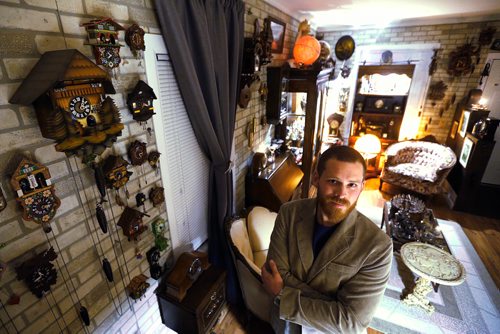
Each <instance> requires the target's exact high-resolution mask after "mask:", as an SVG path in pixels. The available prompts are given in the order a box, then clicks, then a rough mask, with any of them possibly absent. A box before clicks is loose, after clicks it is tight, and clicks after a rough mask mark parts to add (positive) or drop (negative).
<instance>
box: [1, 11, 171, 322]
mask: <svg viewBox="0 0 500 334" xmlns="http://www.w3.org/2000/svg"><path fill="white" fill-rule="evenodd" d="M82 26H84V27H85V29H86V30H87V37H88V40H87V42H86V43H85V44H87V45H91V46H92V49H93V52H94V56H95V61H96V63H97V64H96V63H94V62H92V60H90V59H89V58H87V57H86V56H85V55H84V54H82V53H81V52H80V51H78V50H74V49H67V50H56V51H49V52H46V53H44V54H43V55H42V56H41V58H40V60H39V61H38V63H37V64H36V65H35V66H34V67H33V69H32V70H31V72H30V73H29V74H28V76H26V78H25V79H24V81H23V82H22V84H21V85H20V86H19V88H18V89H17V90H16V92H15V93H14V95H13V96H12V98H11V99H10V101H9V102H10V103H13V104H22V105H33V107H34V111H35V113H36V116H37V120H38V124H39V127H40V130H41V134H42V136H43V137H45V138H48V139H52V140H54V141H55V142H56V143H55V149H56V151H59V152H64V153H66V155H67V156H68V157H72V158H73V160H74V161H73V163H69V166H70V167H69V169H70V172H71V176H72V179H73V181H74V183H75V186H76V193H77V196H78V197H79V200H80V203H82V204H83V205H82V210H83V212H84V215H85V224H86V225H87V226H88V230H89V231H90V234H91V235H93V236H92V243H93V246H94V248H95V250H96V253H97V255H98V256H99V260H100V262H101V264H102V275H103V277H104V278H105V281H106V282H107V284H108V286H109V289H108V294H109V296H110V298H111V300H112V301H113V305H114V307H115V310H116V312H117V313H118V314H120V315H121V314H123V313H124V310H123V309H122V307H123V304H124V301H123V300H120V293H119V287H118V286H117V284H118V283H119V282H120V281H121V282H122V283H123V286H124V287H126V289H127V291H128V292H129V297H130V298H132V299H134V300H135V299H140V297H141V296H142V295H143V294H144V292H145V290H146V288H147V286H149V284H147V282H146V280H147V277H146V276H144V275H139V276H136V277H134V278H132V277H131V276H130V273H129V271H128V268H127V259H126V258H125V256H124V252H123V246H122V245H121V241H120V237H118V228H119V227H121V228H122V232H123V234H124V235H125V236H126V237H127V238H128V239H129V240H131V241H132V240H134V241H137V240H138V238H139V236H140V234H141V233H143V232H144V231H146V230H147V229H148V224H145V223H144V222H143V221H142V219H143V217H145V216H148V217H149V215H148V214H147V213H146V206H145V203H146V201H147V200H148V199H149V200H150V201H151V203H152V205H153V206H155V207H156V206H159V205H161V204H162V203H163V202H164V200H165V198H164V189H163V188H162V187H159V186H153V187H151V189H150V191H149V197H148V196H146V195H145V194H144V193H142V192H139V193H138V194H137V196H136V198H135V199H136V204H137V206H138V207H139V206H142V212H141V211H138V210H135V209H134V208H132V207H130V204H129V203H128V202H129V197H130V196H129V193H128V190H127V187H126V185H127V182H128V181H129V180H130V177H131V175H132V174H133V173H132V172H131V171H129V170H128V169H127V168H128V167H129V166H134V167H136V168H140V172H138V171H136V173H137V174H136V175H138V177H137V179H138V182H139V188H142V184H141V182H144V183H145V184H147V179H146V172H145V170H144V164H146V162H148V163H147V164H146V165H148V164H149V166H150V168H152V169H153V170H154V171H155V174H156V175H158V172H159V158H160V153H159V152H158V151H151V152H149V153H148V152H147V150H146V143H143V142H140V141H134V142H133V143H132V145H131V146H130V148H129V152H128V158H129V160H130V162H129V161H127V160H125V159H123V158H122V157H121V156H115V155H112V154H111V155H109V154H104V152H105V151H106V149H107V148H111V147H112V146H113V144H114V143H115V142H116V141H117V139H118V137H119V136H121V134H122V130H123V129H124V128H125V125H124V124H123V123H122V122H121V117H120V110H119V108H118V107H117V105H116V104H115V102H114V100H113V99H112V98H111V97H110V96H108V94H115V93H116V91H115V88H114V87H113V82H112V79H111V77H110V73H111V70H113V69H116V68H117V67H118V66H119V65H120V63H121V57H120V47H121V45H120V43H119V38H118V32H119V31H120V30H124V28H123V27H122V26H121V25H120V24H118V23H116V22H115V21H114V20H112V19H110V18H103V19H96V20H92V21H90V22H88V23H84V24H82ZM125 41H126V43H127V45H128V46H129V47H130V49H131V51H132V53H133V54H134V55H135V56H136V57H137V56H142V55H141V53H140V51H143V50H145V44H144V30H143V29H142V28H140V27H139V26H138V25H137V24H133V25H131V26H130V27H129V28H128V29H127V30H126V33H125ZM99 65H101V66H102V67H103V68H101V67H100V66H99ZM114 73H115V76H116V74H117V72H116V71H115V72H114ZM155 99H156V96H155V94H154V91H153V89H152V88H151V87H150V86H148V85H147V84H146V83H145V82H144V81H142V80H139V81H138V82H137V85H136V86H135V87H134V89H133V90H132V91H131V92H130V94H128V96H127V105H128V107H129V110H130V112H131V113H132V117H133V119H134V120H135V121H137V122H139V123H140V124H143V126H147V122H148V120H149V119H150V118H151V117H152V116H153V115H155V113H154V108H153V100H155ZM148 132H150V128H149V127H148ZM101 155H102V156H103V157H105V158H101ZM80 161H81V162H83V163H84V164H85V165H87V166H88V167H90V169H87V170H85V169H81V168H78V165H79V163H80ZM74 166H76V167H77V169H78V170H75V169H74ZM89 172H92V173H93V177H94V182H95V187H91V188H88V186H85V182H84V179H89V178H88V177H82V174H85V173H89ZM11 186H12V187H13V189H14V191H15V193H16V194H17V202H18V203H19V205H20V206H21V207H22V209H23V219H24V220H27V221H34V222H35V223H37V224H40V225H42V227H43V230H44V231H45V232H46V238H47V242H48V244H49V245H50V248H49V249H48V250H45V251H43V252H42V253H38V254H36V255H35V257H33V258H32V259H30V260H25V261H24V262H23V263H22V264H21V265H18V266H17V267H16V271H17V273H18V279H22V280H24V281H25V282H26V283H27V285H28V286H29V288H30V290H31V291H32V292H33V293H34V294H35V295H36V296H37V297H38V298H42V297H46V296H47V295H50V294H51V291H50V287H51V286H52V285H54V284H55V283H56V281H57V278H58V277H60V278H61V279H62V280H63V282H64V284H65V285H66V288H67V289H68V292H69V295H70V297H71V300H72V302H73V304H74V305H75V307H76V306H78V307H76V309H77V312H78V313H79V315H80V318H81V320H82V322H83V323H84V324H85V325H86V326H89V325H90V316H89V312H88V311H87V309H86V308H85V307H84V306H83V305H82V302H81V300H80V296H79V295H78V293H77V289H76V288H75V286H74V285H73V282H72V280H71V275H70V273H69V272H66V274H65V273H64V272H63V274H62V275H59V276H58V271H60V270H62V271H64V270H63V269H65V270H66V271H67V268H66V263H64V258H59V259H57V258H58V257H57V254H58V253H60V252H61V249H60V248H59V245H58V243H57V238H56V235H55V234H54V232H53V231H52V230H51V227H50V221H51V220H52V219H53V218H54V216H55V214H56V212H57V209H58V207H59V206H60V204H61V201H60V200H59V198H58V197H57V196H56V194H55V188H54V185H53V184H52V181H51V175H50V173H49V171H48V169H47V168H46V167H45V166H43V165H41V164H39V163H37V162H35V161H32V160H30V159H28V158H25V159H23V160H22V161H21V162H20V163H19V165H18V168H17V169H16V170H15V171H14V172H13V174H12V178H11ZM108 190H114V191H115V197H114V198H111V197H110V194H109V191H108ZM120 191H123V192H124V194H125V195H124V196H121V195H120ZM90 192H91V193H93V195H91V194H90V195H89V193H90ZM83 197H85V198H83ZM113 203H116V204H118V205H120V206H122V207H123V208H124V210H123V212H122V213H121V214H115V212H114V210H113ZM6 204H7V202H6V200H5V197H4V196H3V192H2V189H1V187H0V211H1V210H3V209H4V208H5V206H6ZM93 208H94V209H93ZM110 217H111V219H112V221H113V223H114V224H108V218H110ZM118 218H119V219H118ZM155 221H156V222H157V220H155ZM161 221H162V222H163V225H162V224H161V223H158V224H157V225H158V226H156V225H155V232H154V240H155V244H157V245H159V247H158V246H157V248H156V252H155V253H154V254H153V255H155V256H149V257H148V262H150V260H151V261H153V262H150V263H152V264H153V265H154V270H152V271H151V274H152V275H153V274H154V275H155V279H156V278H158V277H159V274H161V272H162V270H161V267H160V268H158V267H159V264H158V260H159V256H158V254H159V252H160V251H163V250H165V249H166V248H167V247H168V240H167V239H166V238H165V237H163V236H162V235H161V233H162V232H163V231H164V229H165V221H164V220H161ZM97 226H98V227H99V228H97V229H96V228H95V227H97ZM50 232H52V235H51V236H49V233H50ZM106 238H109V241H110V242H111V243H112V244H113V243H118V244H117V245H116V246H118V247H112V250H113V253H114V259H111V258H110V259H108V257H109V256H110V254H109V252H108V253H106V254H107V255H106V254H105V253H104V250H103V246H102V242H103V241H104V240H105V239H106ZM119 250H121V252H120V251H119ZM157 253H158V254H157ZM136 255H137V257H138V258H140V257H139V255H140V250H139V249H138V247H136ZM150 257H151V259H150ZM55 259H57V261H55ZM52 261H55V262H54V263H51V262H52ZM60 262H62V263H63V264H64V266H63V267H61V265H60ZM56 263H57V265H56ZM114 266H118V269H119V270H118V271H116V270H114V269H113V267H114ZM6 268H7V266H6V265H4V264H2V266H1V272H0V273H3V272H4V271H5V270H6ZM117 272H118V274H119V276H120V279H119V280H117V278H116V276H117V275H116V273H117ZM113 273H115V274H114V275H113ZM67 277H69V278H70V279H69V280H68V279H67ZM126 281H128V282H129V284H128V285H127V284H126ZM113 289H115V290H116V291H115V293H113V294H112V293H111V291H112V290H113ZM17 299H19V298H17ZM53 301H54V303H56V301H55V299H53ZM127 301H128V299H127ZM49 304H50V303H49ZM129 305H130V304H129ZM2 306H3V304H2ZM52 307H55V305H52ZM56 322H57V323H58V325H59V321H58V319H56ZM59 328H60V329H61V330H62V327H61V326H60V325H59ZM84 331H85V332H87V331H86V330H85V329H84Z"/></svg>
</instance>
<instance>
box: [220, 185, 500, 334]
mask: <svg viewBox="0 0 500 334" xmlns="http://www.w3.org/2000/svg"><path fill="white" fill-rule="evenodd" d="M378 187H379V179H377V178H373V179H369V180H367V184H366V188H365V189H366V190H378ZM383 191H384V192H380V193H379V194H378V195H379V199H380V198H383V199H385V200H389V199H390V198H391V197H392V196H393V195H395V194H396V193H398V190H397V189H392V188H391V187H390V186H389V187H387V185H385V184H384V188H383ZM373 202H374V203H371V204H372V205H374V206H377V205H381V201H380V200H377V201H376V200H373ZM427 205H428V206H429V207H430V208H431V209H432V210H433V212H434V216H435V217H436V218H441V219H446V220H452V221H455V222H457V223H459V224H460V226H462V229H463V230H464V232H465V234H466V235H467V237H468V238H469V240H470V241H471V243H472V245H473V246H474V248H475V249H476V252H477V254H478V255H479V257H480V258H481V260H482V261H483V263H484V265H485V266H486V269H487V270H488V272H489V273H490V275H491V277H492V278H493V281H494V282H495V284H496V286H497V288H500V220H498V219H492V218H486V217H480V216H475V215H471V214H468V213H464V212H458V211H452V210H450V209H449V207H448V205H447V204H446V201H445V200H444V199H443V198H441V197H433V198H431V199H430V200H429V201H428V203H427ZM241 319H245V315H243V314H241V312H239V311H236V310H227V312H225V313H224V315H223V316H222V317H221V320H220V321H219V323H218V324H217V325H216V327H215V328H214V330H213V332H212V333H217V334H223V333H227V334H229V333H238V334H239V333H242V334H245V333H248V334H252V333H259V334H266V333H273V332H272V330H271V329H270V328H269V327H267V326H266V324H262V323H259V322H258V321H256V320H254V321H250V322H249V326H245V327H246V328H245V327H244V326H243V325H242V321H241ZM379 333H381V332H379V331H376V330H373V329H370V328H369V329H368V334H379Z"/></svg>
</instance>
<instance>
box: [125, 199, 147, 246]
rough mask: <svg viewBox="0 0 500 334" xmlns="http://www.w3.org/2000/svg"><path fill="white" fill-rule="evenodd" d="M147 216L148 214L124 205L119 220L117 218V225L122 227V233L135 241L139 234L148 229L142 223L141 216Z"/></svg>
mask: <svg viewBox="0 0 500 334" xmlns="http://www.w3.org/2000/svg"><path fill="white" fill-rule="evenodd" d="M144 216H148V217H149V215H148V214H146V213H143V212H140V211H138V210H135V209H132V208H130V207H128V206H127V207H125V210H123V213H122V215H121V216H120V220H118V226H120V227H121V228H122V229H123V234H124V235H125V236H127V237H128V240H129V241H130V240H131V239H133V240H135V241H137V240H138V238H139V235H141V234H142V233H143V232H144V231H146V230H147V229H148V227H147V226H145V225H143V223H142V218H143V217H144Z"/></svg>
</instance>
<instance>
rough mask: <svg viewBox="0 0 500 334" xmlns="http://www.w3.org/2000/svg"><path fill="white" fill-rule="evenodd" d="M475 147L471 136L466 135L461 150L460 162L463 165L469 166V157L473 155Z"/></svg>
mask: <svg viewBox="0 0 500 334" xmlns="http://www.w3.org/2000/svg"><path fill="white" fill-rule="evenodd" d="M473 148H474V141H473V140H472V139H471V138H470V137H469V136H467V137H465V139H464V143H463V145H462V150H461V151H460V157H459V160H458V161H459V162H460V164H461V165H462V167H464V168H467V163H468V162H469V157H470V156H471V153H472V149H473Z"/></svg>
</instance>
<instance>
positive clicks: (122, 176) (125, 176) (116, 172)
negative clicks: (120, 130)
mask: <svg viewBox="0 0 500 334" xmlns="http://www.w3.org/2000/svg"><path fill="white" fill-rule="evenodd" d="M128 165H129V163H128V161H127V160H125V159H123V158H122V157H121V156H117V155H110V156H108V157H107V158H106V160H104V163H103V165H102V171H103V173H104V179H105V180H106V186H107V187H108V188H113V189H120V188H121V187H123V186H124V185H125V184H126V183H127V182H128V180H129V179H130V176H131V175H132V174H133V173H132V172H129V171H128V170H127V166H128Z"/></svg>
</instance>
